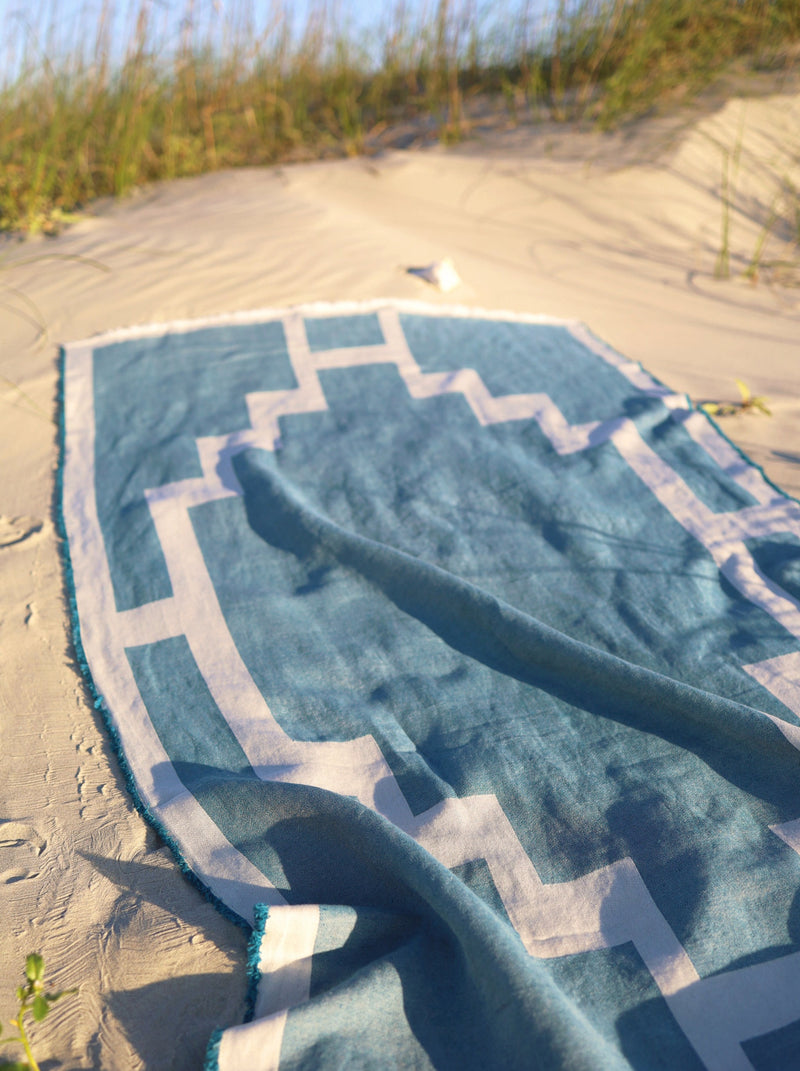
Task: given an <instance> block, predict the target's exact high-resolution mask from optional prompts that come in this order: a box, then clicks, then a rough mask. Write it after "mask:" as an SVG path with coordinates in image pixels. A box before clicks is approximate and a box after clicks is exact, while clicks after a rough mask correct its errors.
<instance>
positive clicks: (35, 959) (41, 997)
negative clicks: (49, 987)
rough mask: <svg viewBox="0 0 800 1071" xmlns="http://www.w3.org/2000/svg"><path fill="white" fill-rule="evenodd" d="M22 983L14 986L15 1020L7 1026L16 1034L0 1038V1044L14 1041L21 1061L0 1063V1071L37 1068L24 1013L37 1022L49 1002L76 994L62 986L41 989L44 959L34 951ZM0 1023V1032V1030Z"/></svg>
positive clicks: (30, 956)
mask: <svg viewBox="0 0 800 1071" xmlns="http://www.w3.org/2000/svg"><path fill="white" fill-rule="evenodd" d="M25 978H26V979H27V984H26V985H21V986H17V1000H18V1001H19V1011H18V1012H17V1017H16V1019H12V1020H11V1025H12V1026H13V1027H16V1029H17V1030H18V1031H19V1033H18V1034H17V1035H16V1037H9V1038H0V1045H8V1044H9V1043H10V1042H12V1041H16V1042H18V1043H19V1044H20V1045H22V1047H23V1049H24V1050H25V1056H26V1059H25V1060H17V1061H15V1062H13V1063H4V1064H0V1071H39V1065H38V1064H37V1063H36V1060H35V1059H34V1056H33V1053H32V1052H31V1046H30V1042H29V1040H28V1035H27V1033H26V1031H25V1022H24V1020H25V1015H26V1014H27V1012H31V1013H32V1015H33V1018H34V1020H35V1022H37V1023H40V1022H41V1021H42V1019H44V1018H45V1016H46V1015H47V1013H48V1012H49V1011H50V1005H51V1004H55V1002H56V1001H57V1000H61V998H62V997H65V996H67V995H68V994H69V993H77V992H78V990H77V989H62V990H61V991H60V992H59V993H46V992H45V988H44V959H43V958H42V957H41V956H40V955H39V953H38V952H32V953H31V954H30V955H29V956H28V958H27V959H26V960H25ZM2 1029H3V1027H2V1025H0V1033H1V1032H2Z"/></svg>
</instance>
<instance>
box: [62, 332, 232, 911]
mask: <svg viewBox="0 0 800 1071" xmlns="http://www.w3.org/2000/svg"><path fill="white" fill-rule="evenodd" d="M66 361H67V351H66V349H65V348H64V347H63V346H62V347H60V351H59V376H58V398H57V404H58V411H59V428H58V446H59V456H58V468H57V469H56V488H55V495H56V509H55V513H56V525H57V528H58V533H59V535H60V536H61V554H62V559H63V563H64V582H65V584H64V586H65V588H66V594H67V599H68V602H69V612H70V623H71V626H72V628H71V634H72V644H73V647H74V648H75V657H76V661H77V663H78V665H79V666H80V670H81V673H82V675H83V678H84V680H85V681H86V685H87V687H88V689H89V692H90V694H91V696H92V699H93V700H94V707H95V710H97V711H99V712H100V715H101V717H102V720H103V725H104V727H105V730H106V732H107V733H108V735H109V737H110V739H111V745H112V748H113V751H114V754H115V756H116V759H117V762H118V763H119V766H120V770H121V771H122V775H123V777H124V779H125V784H126V786H127V789H128V792H129V793H130V795H131V798H132V800H133V804H134V807H135V808H136V810H137V811H138V812H139V814H141V815H142V817H143V818H144V819H145V820H146V821H147V822H149V824H150V825H151V826H152V827H153V829H155V831H156V832H157V833H158V835H159V836H160V837H161V839H162V840H163V841H164V843H165V844H166V845H167V847H168V848H169V849H170V851H171V852H172V854H173V855H174V856H175V861H176V862H177V864H178V867H179V869H180V870H181V871H182V872H183V874H184V875H185V876H186V877H187V878H188V880H189V881H190V882H191V883H192V885H194V886H195V888H197V889H198V890H199V891H200V892H201V893H202V894H203V896H204V898H205V899H206V900H208V902H209V903H210V904H212V905H213V906H214V907H215V908H216V909H217V910H218V911H219V912H220V914H222V915H223V916H224V917H225V918H227V919H229V921H231V922H233V923H235V924H236V925H237V926H240V927H241V928H242V929H245V930H250V929H251V927H250V925H249V924H248V923H247V922H246V921H245V919H243V918H242V917H241V915H238V914H237V913H236V912H235V911H233V910H232V909H231V908H229V907H228V906H227V904H225V903H224V902H223V901H222V900H220V899H219V897H218V896H216V895H215V894H214V893H213V892H212V891H211V890H210V889H209V888H208V886H207V885H205V884H204V883H203V882H202V881H201V880H200V878H198V877H197V875H196V874H195V873H194V871H193V870H192V869H191V867H190V866H189V864H188V863H187V862H186V860H185V859H184V857H183V854H182V852H181V850H180V848H179V846H178V843H177V841H175V840H174V838H173V837H172V835H171V834H170V833H169V832H168V831H167V829H166V828H165V827H164V826H163V825H162V823H161V822H160V821H159V819H158V818H157V817H156V816H155V815H154V814H153V812H152V811H151V810H150V808H149V807H148V806H147V805H146V804H145V803H144V801H143V800H142V799H141V797H140V796H139V792H138V789H137V788H136V782H135V781H134V779H133V774H132V771H131V768H130V766H129V765H128V760H127V758H126V757H125V752H124V749H123V747H122V741H121V740H120V738H119V734H118V732H117V729H116V727H115V726H114V724H113V722H112V721H111V717H110V713H109V711H108V708H107V707H106V704H105V701H104V699H103V697H102V695H100V693H99V691H98V690H97V686H96V684H95V682H94V678H93V677H92V673H91V670H90V668H89V663H88V662H87V660H86V654H85V652H84V649H83V642H82V640H81V627H80V619H79V617H78V603H77V598H76V593H75V577H74V575H73V572H72V560H71V558H70V553H69V540H68V537H67V527H66V519H65V516H64V465H65V460H66V413H65V409H64V380H65V376H66Z"/></svg>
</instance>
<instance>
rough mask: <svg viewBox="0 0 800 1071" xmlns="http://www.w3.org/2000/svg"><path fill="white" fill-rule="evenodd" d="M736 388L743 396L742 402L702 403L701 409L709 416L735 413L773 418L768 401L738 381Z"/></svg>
mask: <svg viewBox="0 0 800 1071" xmlns="http://www.w3.org/2000/svg"><path fill="white" fill-rule="evenodd" d="M736 386H737V387H738V388H739V393H740V394H741V396H742V400H741V401H740V402H702V403H701V405H700V408H701V409H702V410H703V411H704V412H706V413H708V415H709V416H719V417H725V416H733V415H734V414H735V413H763V414H764V416H772V412H771V411H770V409H769V408H768V406H767V399H766V398H763V397H762V396H761V395H760V394H753V393H752V392H751V390H750V388H749V387H748V386H747V385H746V384H744V383H742V381H741V379H737V380H736Z"/></svg>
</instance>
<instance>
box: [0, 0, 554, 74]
mask: <svg viewBox="0 0 800 1071" xmlns="http://www.w3.org/2000/svg"><path fill="white" fill-rule="evenodd" d="M108 2H109V4H110V7H111V9H112V10H113V11H114V13H115V21H114V41H115V43H116V45H117V47H118V48H119V49H120V50H122V49H124V43H125V42H126V41H129V40H130V39H131V37H132V30H133V27H134V26H135V15H136V12H137V11H138V10H139V7H140V4H141V3H142V0H108ZM145 2H146V3H148V4H150V6H151V10H152V12H153V13H154V15H156V16H157V18H158V19H159V20H160V21H161V24H162V26H163V39H164V42H165V45H166V46H167V47H168V46H169V42H170V40H171V39H174V40H175V42H176V43H177V41H178V39H179V37H180V28H181V25H182V20H183V19H184V17H185V14H186V12H187V10H188V8H189V6H190V4H191V5H193V8H194V12H195V18H197V19H201V20H205V22H204V25H209V24H210V25H211V26H213V27H215V30H214V32H215V33H216V32H219V33H220V34H221V32H222V26H223V25H224V22H225V19H226V17H227V18H230V16H231V14H232V12H234V11H236V10H238V11H241V10H242V9H243V7H245V6H246V5H247V3H248V2H249V3H250V4H251V6H252V10H253V12H254V14H255V17H256V21H257V24H258V25H259V26H260V27H262V28H263V27H264V26H266V25H268V22H269V18H270V13H271V12H274V11H275V9H276V7H277V6H278V4H277V3H276V2H275V0H145ZM527 3H528V6H529V8H530V11H531V16H532V17H533V18H539V17H542V16H544V14H545V13H546V11H547V10H548V8H549V9H551V10H552V9H553V7H554V6H555V5H556V0H527ZM437 4H438V0H403V3H402V6H403V7H404V8H405V10H406V12H407V13H408V15H409V16H410V17H411V18H412V19H413V18H414V17H415V16H417V17H418V16H421V15H424V14H426V13H427V15H428V16H429V19H432V18H433V16H434V15H435V12H436V8H437ZM328 5H329V8H330V9H333V10H335V11H337V12H339V13H340V17H341V22H342V23H344V24H346V25H347V27H348V28H349V30H350V36H351V37H353V38H356V39H358V40H361V41H365V42H366V41H368V40H369V37H370V31H371V30H375V29H376V28H377V27H378V26H379V24H380V23H381V21H383V20H386V19H388V18H390V17H391V15H392V13H393V12H394V11H396V9H397V8H398V6H399V2H398V0H391V2H381V0H328ZM102 6H103V0H0V77H2V76H6V77H7V76H8V74H9V72H10V70H12V69H13V67H14V66H15V64H17V63H18V62H19V50H20V45H21V42H22V41H23V40H25V42H26V45H25V47H26V51H27V54H28V55H29V56H30V52H31V48H33V50H34V51H35V52H36V53H43V54H45V55H47V56H52V54H53V51H54V50H53V47H52V44H48V42H47V40H46V31H47V27H48V25H51V24H55V26H56V28H57V30H58V33H59V35H60V37H61V39H62V43H63V44H64V45H65V46H66V48H67V50H68V51H69V52H70V53H72V54H74V52H75V45H76V43H78V44H80V43H81V42H82V41H83V43H84V44H86V46H87V47H88V48H91V40H92V39H93V38H94V35H95V31H96V28H97V25H98V21H99V17H100V12H101V10H102ZM283 6H284V7H285V8H286V10H287V11H288V12H289V13H290V15H291V17H292V19H293V22H294V25H295V27H302V26H304V25H305V23H306V20H307V17H308V13H309V9H310V8H314V7H319V0H284V3H283ZM451 6H452V7H455V8H461V9H474V8H476V7H477V8H478V9H481V10H486V9H488V10H489V11H491V13H492V18H493V19H495V20H496V21H497V22H499V23H501V24H502V20H503V14H504V13H506V14H507V13H508V11H509V10H514V9H516V10H519V9H520V8H521V7H523V6H525V0H492V2H489V0H451ZM87 37H88V38H89V40H88V41H86V38H87Z"/></svg>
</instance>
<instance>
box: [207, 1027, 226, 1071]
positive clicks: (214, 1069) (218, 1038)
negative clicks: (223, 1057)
mask: <svg viewBox="0 0 800 1071" xmlns="http://www.w3.org/2000/svg"><path fill="white" fill-rule="evenodd" d="M223 1033H224V1031H222V1030H215V1031H214V1033H213V1034H212V1035H211V1037H210V1038H209V1041H208V1048H207V1049H206V1058H205V1060H204V1061H203V1071H219V1047H220V1045H221V1044H222V1035H223Z"/></svg>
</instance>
